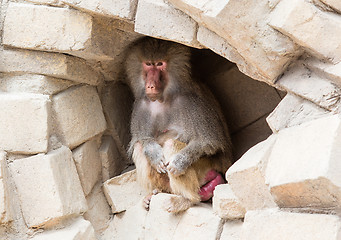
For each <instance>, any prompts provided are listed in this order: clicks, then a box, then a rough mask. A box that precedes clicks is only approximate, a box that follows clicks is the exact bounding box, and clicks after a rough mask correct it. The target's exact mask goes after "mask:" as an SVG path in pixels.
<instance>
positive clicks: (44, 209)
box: [9, 147, 87, 228]
mask: <svg viewBox="0 0 341 240" xmlns="http://www.w3.org/2000/svg"><path fill="white" fill-rule="evenodd" d="M9 167H10V171H11V174H12V177H13V179H14V182H15V185H16V189H17V192H18V197H19V200H20V204H21V209H22V213H23V216H24V220H25V222H26V224H27V226H28V227H30V228H34V227H42V226H46V225H53V224H56V223H58V221H59V220H60V219H62V218H63V217H67V216H70V215H74V214H82V213H83V212H85V211H86V210H87V204H86V200H85V197H84V193H83V190H82V187H81V184H80V181H79V178H78V175H77V170H76V167H75V164H74V162H73V160H72V153H71V151H70V150H69V149H68V148H66V147H61V148H59V149H57V150H55V151H51V152H49V153H48V154H38V155H35V156H32V157H28V158H22V159H18V160H15V161H13V162H12V163H11V164H10V165H9Z"/></svg>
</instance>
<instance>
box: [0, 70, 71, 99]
mask: <svg viewBox="0 0 341 240" xmlns="http://www.w3.org/2000/svg"><path fill="white" fill-rule="evenodd" d="M0 79H1V80H0V90H1V91H4V92H23V93H24V92H26V93H36V94H47V95H53V94H56V93H59V92H61V91H63V90H65V89H67V88H69V87H71V86H73V85H75V84H76V83H75V82H72V81H69V80H63V79H58V78H53V77H48V76H44V75H36V74H22V75H21V74H20V75H12V74H2V73H0Z"/></svg>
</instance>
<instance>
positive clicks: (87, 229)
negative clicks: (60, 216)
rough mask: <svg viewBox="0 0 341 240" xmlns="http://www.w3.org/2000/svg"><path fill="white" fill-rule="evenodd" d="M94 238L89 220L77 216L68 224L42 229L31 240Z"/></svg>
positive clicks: (83, 239) (79, 239)
mask: <svg viewBox="0 0 341 240" xmlns="http://www.w3.org/2000/svg"><path fill="white" fill-rule="evenodd" d="M47 239H48V240H61V239H63V240H96V239H97V238H96V236H95V231H94V229H93V227H92V225H91V223H90V222H89V221H86V220H84V219H83V218H82V217H79V218H77V219H76V220H75V221H74V222H73V223H72V224H70V225H69V226H67V227H65V228H63V229H58V230H49V231H44V232H43V233H41V234H37V235H36V236H34V237H33V238H32V240H47Z"/></svg>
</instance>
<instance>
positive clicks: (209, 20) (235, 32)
mask: <svg viewBox="0 0 341 240" xmlns="http://www.w3.org/2000/svg"><path fill="white" fill-rule="evenodd" d="M170 2H171V3H172V4H173V5H174V6H176V7H177V8H178V9H180V10H182V11H183V12H185V13H186V14H188V15H189V16H191V17H192V18H193V19H194V20H195V21H197V22H198V23H199V24H200V25H203V26H204V27H206V28H208V29H209V30H211V31H213V32H215V33H216V34H218V35H219V36H220V37H222V38H224V39H225V40H226V41H227V42H228V43H229V44H230V45H231V46H232V47H233V48H234V49H236V51H237V52H238V53H239V54H240V56H241V57H242V58H243V62H245V64H243V65H248V67H247V68H246V69H245V70H244V73H245V74H247V75H248V76H251V77H253V78H255V79H257V80H262V81H266V82H270V83H273V82H274V81H275V80H276V78H277V77H278V76H279V75H280V74H281V73H282V72H283V70H284V69H285V67H286V66H287V65H288V63H290V61H291V60H292V59H293V58H295V57H296V56H299V55H300V54H301V51H299V50H298V47H297V46H296V45H295V44H294V43H293V42H292V41H291V40H290V39H289V38H287V37H286V36H283V35H282V34H279V33H278V32H277V31H275V30H273V29H272V28H271V27H270V26H269V25H268V20H267V19H268V16H269V15H270V12H271V10H272V8H273V4H272V3H271V2H270V1H267V0H262V1H254V2H250V1H248V0H242V1H241V0H230V1H222V0H213V1H208V0H203V1H195V0H170ZM226 23H228V24H226ZM242 29H247V31H242ZM231 61H233V59H231ZM250 69H251V72H249V70H250ZM255 69H256V70H255ZM255 73H256V74H255Z"/></svg>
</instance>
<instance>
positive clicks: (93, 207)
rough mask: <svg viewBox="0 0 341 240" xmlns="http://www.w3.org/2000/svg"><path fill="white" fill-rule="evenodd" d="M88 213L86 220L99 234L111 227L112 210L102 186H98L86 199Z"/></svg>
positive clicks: (85, 216) (85, 214)
mask: <svg viewBox="0 0 341 240" xmlns="http://www.w3.org/2000/svg"><path fill="white" fill-rule="evenodd" d="M86 201H87V203H88V207H89V209H88V211H86V213H84V218H85V219H86V220H89V221H90V222H91V224H92V226H93V227H94V229H95V231H96V232H97V233H101V232H102V231H104V230H105V229H106V228H107V227H108V226H109V221H110V218H111V209H110V206H109V204H108V202H107V200H106V198H105V196H104V192H103V189H102V184H97V185H96V186H95V187H94V188H93V190H92V192H91V193H90V194H89V195H88V196H87V197H86Z"/></svg>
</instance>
